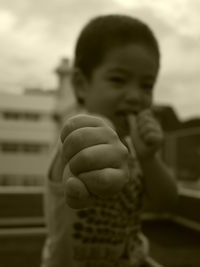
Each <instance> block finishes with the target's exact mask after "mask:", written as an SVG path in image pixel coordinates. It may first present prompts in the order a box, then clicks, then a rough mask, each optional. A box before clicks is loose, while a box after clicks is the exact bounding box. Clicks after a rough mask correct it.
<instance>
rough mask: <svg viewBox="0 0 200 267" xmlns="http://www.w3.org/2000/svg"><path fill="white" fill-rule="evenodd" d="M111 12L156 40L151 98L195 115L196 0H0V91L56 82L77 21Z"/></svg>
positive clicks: (198, 83)
mask: <svg viewBox="0 0 200 267" xmlns="http://www.w3.org/2000/svg"><path fill="white" fill-rule="evenodd" d="M111 12H121V13H125V14H130V15H133V16H136V17H138V18H141V19H143V20H144V21H145V22H147V23H148V24H149V25H150V26H151V27H152V29H153V31H154V32H155V34H156V36H157V37H158V39H159V41H160V46H161V53H162V67H161V72H160V78H159V80H158V83H157V86H156V89H155V100H156V101H157V102H160V103H167V104H168V103H169V104H172V105H173V106H174V107H175V109H176V110H177V112H178V115H179V116H180V117H182V118H188V117H190V116H198V117H200V1H199V0H109V1H108V0H0V43H1V45H0V58H1V60H0V91H7V92H16V93H18V92H21V91H22V90H23V89H24V88H27V87H41V88H44V89H47V88H56V86H57V79H56V75H55V74H54V69H55V68H56V66H57V65H58V64H59V62H60V59H61V58H63V57H68V58H69V59H71V58H72V54H73V47H74V43H75V40H76V37H77V35H78V33H79V31H80V29H81V28H82V26H83V24H84V23H86V22H87V21H88V19H90V18H91V17H93V16H95V15H97V14H104V13H111Z"/></svg>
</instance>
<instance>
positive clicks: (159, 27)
mask: <svg viewBox="0 0 200 267" xmlns="http://www.w3.org/2000/svg"><path fill="white" fill-rule="evenodd" d="M110 12H122V13H125V14H129V15H133V16H135V17H138V18H141V19H143V20H144V21H145V22H147V23H148V24H149V25H150V27H151V28H152V29H153V31H154V32H155V34H156V36H157V37H158V39H159V41H160V46H161V54H162V58H161V72H160V77H159V79H158V81H157V84H156V88H155V107H154V111H155V115H156V116H157V118H158V119H159V121H160V123H161V125H162V127H163V130H164V133H165V137H166V141H165V143H164V145H163V149H162V157H163V159H164V160H165V162H166V163H167V164H168V165H169V166H170V167H171V168H172V169H173V171H174V172H175V174H176V179H177V183H178V187H179V203H178V207H177V210H176V211H175V212H174V213H173V214H157V213H156V212H155V211H151V210H147V211H146V212H145V213H144V215H143V230H144V233H145V234H146V236H147V237H148V238H149V240H150V245H151V247H150V248H151V249H150V253H151V256H152V258H153V259H155V260H156V261H158V262H159V263H161V264H163V265H164V266H166V267H199V266H200V254H199V251H200V90H199V87H200V75H199V69H200V57H199V55H200V46H199V41H200V27H199V25H200V1H198V0H162V1H160V0H146V1H145V0H140V1H136V0H135V1H134V0H112V1H106V0H101V1H97V0H85V1H82V0H67V1H65V0H48V1H47V0H15V1H11V0H0V42H1V46H0V57H1V61H0V266H1V267H25V266H26V267H27V266H29V267H39V263H40V254H41V249H42V245H43V242H44V238H45V235H46V227H45V222H44V214H43V206H42V205H43V196H44V181H45V177H46V171H47V168H48V165H49V155H50V153H51V149H52V146H53V145H54V143H55V141H56V140H57V138H58V134H59V127H60V125H59V122H60V121H59V118H60V114H62V112H68V111H69V112H70V110H71V107H72V105H73V102H74V98H73V93H72V90H71V86H70V81H69V75H70V71H71V70H70V66H71V61H72V60H73V58H72V55H73V48H74V44H75V40H76V37H77V35H78V33H79V31H80V29H81V28H82V26H83V24H84V23H86V22H87V21H88V19H90V18H91V17H93V16H95V15H97V14H106V13H110Z"/></svg>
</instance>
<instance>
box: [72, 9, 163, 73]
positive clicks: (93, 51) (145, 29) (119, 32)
mask: <svg viewBox="0 0 200 267" xmlns="http://www.w3.org/2000/svg"><path fill="white" fill-rule="evenodd" d="M129 43H138V44H142V45H145V46H147V47H148V48H149V49H151V50H152V52H153V53H155V59H156V60H157V62H158V66H159V61H160V51H159V45H158V42H157V39H156V37H155V35H154V33H153V32H152V30H151V29H150V28H149V26H148V25H147V24H145V23H144V22H142V21H140V20H139V19H136V18H133V17H131V16H128V15H120V14H110V15H100V16H97V17H95V18H93V19H91V20H90V21H89V22H88V23H87V24H86V26H85V27H84V28H83V29H82V31H81V32H80V35H79V37H78V39H77V43H76V46H75V53H74V67H77V68H79V69H80V70H81V71H82V73H83V74H84V75H85V76H86V77H87V78H89V77H91V74H92V72H93V70H94V69H95V67H97V66H98V65H99V64H100V63H101V62H102V60H103V58H104V56H105V54H106V53H107V52H108V51H109V50H110V49H112V48H114V47H117V46H120V45H125V44H129Z"/></svg>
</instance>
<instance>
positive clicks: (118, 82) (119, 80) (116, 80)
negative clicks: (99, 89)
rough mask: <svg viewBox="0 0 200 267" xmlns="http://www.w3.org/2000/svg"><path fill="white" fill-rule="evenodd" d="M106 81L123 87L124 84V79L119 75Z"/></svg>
mask: <svg viewBox="0 0 200 267" xmlns="http://www.w3.org/2000/svg"><path fill="white" fill-rule="evenodd" d="M108 80H109V81H110V82H111V83H113V84H115V85H123V84H125V82H126V78H125V77H123V76H119V75H113V76H110V77H108Z"/></svg>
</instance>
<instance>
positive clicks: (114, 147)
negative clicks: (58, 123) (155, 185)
mask: <svg viewBox="0 0 200 267" xmlns="http://www.w3.org/2000/svg"><path fill="white" fill-rule="evenodd" d="M61 141H62V161H63V164H64V166H65V167H64V172H63V183H64V186H65V194H66V201H67V203H68V205H69V206H70V207H72V208H85V207H88V206H90V205H92V204H93V201H94V199H95V198H96V197H100V198H107V197H111V196H113V195H114V194H116V193H118V192H120V191H121V189H122V188H123V186H124V185H125V184H126V183H127V182H128V180H129V171H128V166H127V157H128V150H127V148H126V147H125V146H124V144H123V143H122V142H121V141H120V139H119V137H118V135H117V133H116V132H115V130H114V129H113V127H112V124H111V123H110V122H109V121H107V119H103V118H101V117H96V116H90V115H77V116H74V117H72V118H70V119H68V120H67V122H66V123H65V126H64V127H63V129H62V132H61Z"/></svg>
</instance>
